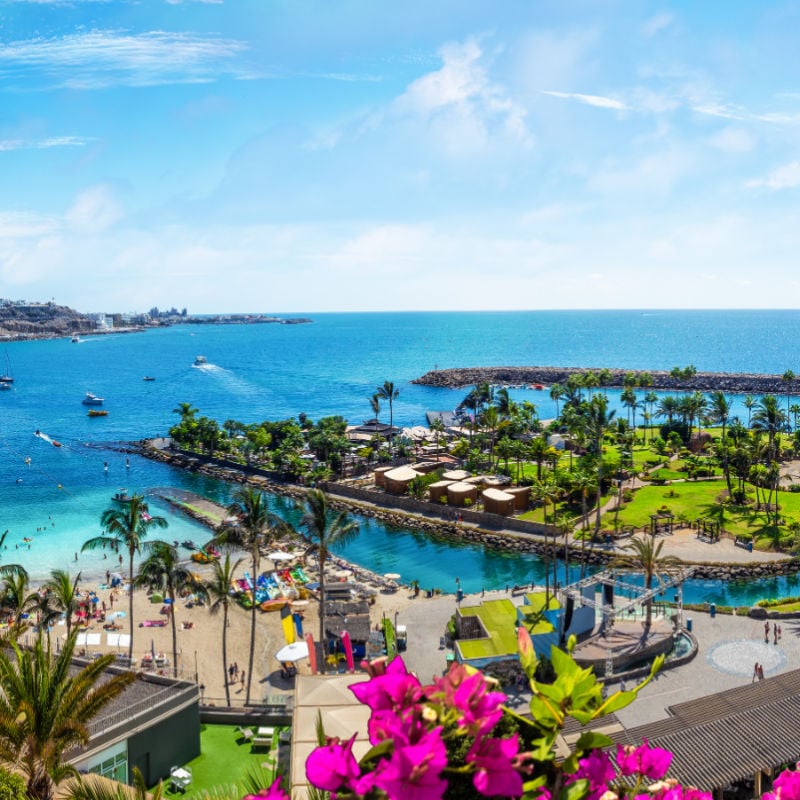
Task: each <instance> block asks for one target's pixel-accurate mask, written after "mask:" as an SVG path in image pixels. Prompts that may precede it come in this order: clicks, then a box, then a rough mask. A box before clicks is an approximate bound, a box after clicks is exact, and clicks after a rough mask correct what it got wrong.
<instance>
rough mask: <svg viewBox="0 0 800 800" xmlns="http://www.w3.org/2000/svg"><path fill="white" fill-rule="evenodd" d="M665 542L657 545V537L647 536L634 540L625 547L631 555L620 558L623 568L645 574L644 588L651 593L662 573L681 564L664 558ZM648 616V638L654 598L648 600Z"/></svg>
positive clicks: (675, 560)
mask: <svg viewBox="0 0 800 800" xmlns="http://www.w3.org/2000/svg"><path fill="white" fill-rule="evenodd" d="M663 549H664V540H663V539H662V540H661V541H659V543H658V544H656V543H655V537H653V536H645V537H644V538H642V539H639V538H633V539H631V540H630V541H629V542H628V544H626V545H625V550H627V551H629V553H630V555H623V556H620V559H619V563H620V564H621V565H622V566H625V567H628V568H630V569H633V570H636V571H637V572H643V573H644V588H645V591H647V592H649V591H650V589H652V588H653V581H654V580H655V579H660V577H661V573H662V572H664V571H665V568H668V567H671V566H675V565H677V564H678V563H679V561H678V559H677V558H675V557H674V556H662V555H661V551H662V550H663ZM646 609H647V610H646V616H645V620H644V635H645V637H647V634H648V632H649V631H650V625H651V624H652V621H653V598H652V597H648V598H647V604H646Z"/></svg>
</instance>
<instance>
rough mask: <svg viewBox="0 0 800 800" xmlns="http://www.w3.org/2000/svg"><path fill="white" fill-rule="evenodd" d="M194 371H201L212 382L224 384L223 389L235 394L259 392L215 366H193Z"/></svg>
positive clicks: (236, 376) (226, 370)
mask: <svg viewBox="0 0 800 800" xmlns="http://www.w3.org/2000/svg"><path fill="white" fill-rule="evenodd" d="M194 368H195V369H199V370H202V371H203V372H205V373H206V374H207V375H209V376H210V377H212V378H213V379H214V380H217V381H219V382H220V383H222V384H224V385H225V387H226V388H227V389H228V390H229V391H231V392H235V393H236V394H240V395H244V394H255V393H257V392H258V391H259V390H258V388H257V387H256V386H254V385H253V384H252V383H250V382H249V381H247V380H244V379H243V378H240V377H239V376H238V375H237V374H236V373H235V372H233V371H231V370H229V369H225V367H220V366H218V365H217V364H195V365H194Z"/></svg>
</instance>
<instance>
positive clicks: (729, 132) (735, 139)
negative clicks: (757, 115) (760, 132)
mask: <svg viewBox="0 0 800 800" xmlns="http://www.w3.org/2000/svg"><path fill="white" fill-rule="evenodd" d="M708 142H709V144H710V145H711V146H712V147H715V148H717V150H722V152H724V153H749V152H751V151H752V150H753V148H754V147H755V146H756V139H755V137H754V136H753V134H751V133H750V132H749V131H746V130H744V129H743V128H734V127H730V126H729V127H727V128H723V129H722V130H721V131H719V132H717V133H715V134H714V135H713V136H711V137H709V139H708Z"/></svg>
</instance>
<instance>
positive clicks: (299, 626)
mask: <svg viewBox="0 0 800 800" xmlns="http://www.w3.org/2000/svg"><path fill="white" fill-rule="evenodd" d="M292 617H293V618H294V627H295V630H296V631H297V638H298V639H302V638H303V617H302V616H301V615H300V612H299V611H295V612H294V614H292Z"/></svg>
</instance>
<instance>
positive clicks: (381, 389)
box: [375, 381, 400, 453]
mask: <svg viewBox="0 0 800 800" xmlns="http://www.w3.org/2000/svg"><path fill="white" fill-rule="evenodd" d="M375 396H376V397H380V398H381V400H385V401H386V402H387V403H388V404H389V429H390V430H389V435H390V436H391V441H390V444H389V450H390V451H391V452H392V453H394V432H393V431H392V430H391V429H392V428H393V427H394V401H395V400H397V398H398V397H399V396H400V390H399V389H395V388H394V383H393V382H392V381H384V382H383V386H378V388H377V389H376V390H375Z"/></svg>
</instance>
